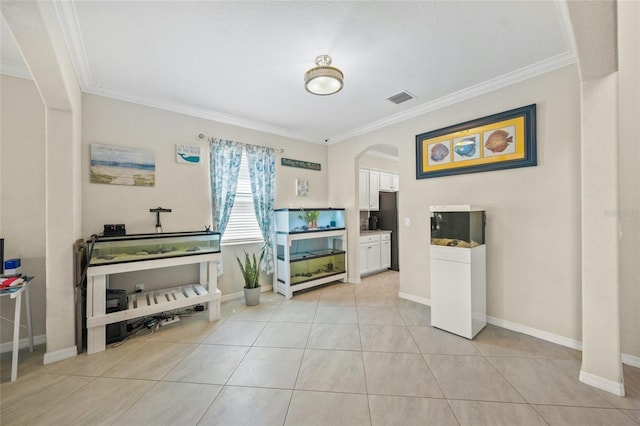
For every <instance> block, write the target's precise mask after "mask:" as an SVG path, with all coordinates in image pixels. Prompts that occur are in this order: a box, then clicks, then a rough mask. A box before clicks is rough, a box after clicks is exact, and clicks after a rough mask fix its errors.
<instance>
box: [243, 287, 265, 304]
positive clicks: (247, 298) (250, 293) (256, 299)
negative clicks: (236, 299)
mask: <svg viewBox="0 0 640 426" xmlns="http://www.w3.org/2000/svg"><path fill="white" fill-rule="evenodd" d="M261 292H262V288H261V287H255V288H246V287H245V288H244V303H245V304H246V305H247V306H255V305H258V304H259V303H260V293H261Z"/></svg>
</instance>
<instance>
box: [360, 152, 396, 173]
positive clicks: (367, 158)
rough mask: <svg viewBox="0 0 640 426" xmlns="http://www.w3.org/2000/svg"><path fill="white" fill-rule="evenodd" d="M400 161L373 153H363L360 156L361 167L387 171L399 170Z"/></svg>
mask: <svg viewBox="0 0 640 426" xmlns="http://www.w3.org/2000/svg"><path fill="white" fill-rule="evenodd" d="M398 164H399V163H398V162H397V161H394V160H387V159H384V158H380V157H376V156H373V155H368V154H366V155H363V156H362V157H360V167H363V168H365V169H373V170H384V171H387V172H398Z"/></svg>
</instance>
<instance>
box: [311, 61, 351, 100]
mask: <svg viewBox="0 0 640 426" xmlns="http://www.w3.org/2000/svg"><path fill="white" fill-rule="evenodd" d="M343 79H344V74H342V71H340V70H339V69H338V68H336V67H332V66H331V56H329V55H319V56H318V57H316V66H315V67H313V68H311V69H310V70H308V71H307V72H306V73H304V88H305V89H307V92H309V93H313V94H314V95H320V96H326V95H333V94H334V93H338V92H339V91H340V90H342V86H344V83H343V82H342V80H343Z"/></svg>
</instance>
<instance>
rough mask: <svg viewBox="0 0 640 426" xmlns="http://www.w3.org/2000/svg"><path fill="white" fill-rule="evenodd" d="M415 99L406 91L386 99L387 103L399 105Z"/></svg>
mask: <svg viewBox="0 0 640 426" xmlns="http://www.w3.org/2000/svg"><path fill="white" fill-rule="evenodd" d="M413 98H415V96H414V95H412V94H411V93H409V92H407V91H406V90H403V91H402V92H399V93H396V94H395V95H392V96H389V97H388V98H387V100H388V101H391V102H393V103H394V104H396V105H397V104H401V103H403V102H406V101H408V100H410V99H413Z"/></svg>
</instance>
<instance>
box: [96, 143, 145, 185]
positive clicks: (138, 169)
mask: <svg viewBox="0 0 640 426" xmlns="http://www.w3.org/2000/svg"><path fill="white" fill-rule="evenodd" d="M90 175H91V177H90V181H91V182H92V183H105V184H109V185H127V186H155V184H156V160H155V153H154V152H153V151H149V150H146V149H139V148H128V147H124V146H114V145H99V144H91V167H90Z"/></svg>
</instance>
